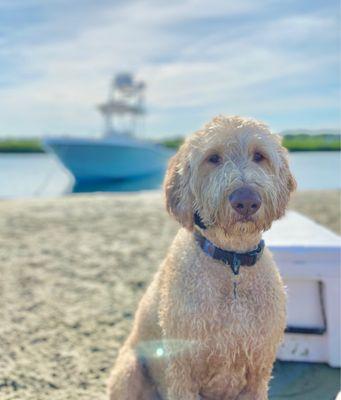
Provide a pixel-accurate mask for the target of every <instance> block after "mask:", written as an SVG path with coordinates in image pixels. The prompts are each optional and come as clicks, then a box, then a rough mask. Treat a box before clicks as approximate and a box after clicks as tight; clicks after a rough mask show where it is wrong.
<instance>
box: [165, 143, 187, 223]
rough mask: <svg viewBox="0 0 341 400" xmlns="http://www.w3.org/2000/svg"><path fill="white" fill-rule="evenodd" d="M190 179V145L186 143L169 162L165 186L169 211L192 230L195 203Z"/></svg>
mask: <svg viewBox="0 0 341 400" xmlns="http://www.w3.org/2000/svg"><path fill="white" fill-rule="evenodd" d="M189 178H190V165H189V160H188V144H187V143H184V144H183V145H182V146H181V147H180V149H179V150H178V152H177V153H176V154H175V155H174V156H173V157H172V158H171V159H170V161H169V164H168V168H167V172H166V176H165V180H164V184H163V186H164V192H165V198H166V208H167V211H168V212H169V214H170V215H172V216H173V217H174V218H175V219H176V220H177V221H178V222H180V224H181V225H183V226H184V227H185V228H187V229H189V230H192V229H193V205H192V203H193V201H192V195H191V192H190V187H189Z"/></svg>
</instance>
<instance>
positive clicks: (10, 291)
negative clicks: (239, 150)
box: [0, 191, 340, 400]
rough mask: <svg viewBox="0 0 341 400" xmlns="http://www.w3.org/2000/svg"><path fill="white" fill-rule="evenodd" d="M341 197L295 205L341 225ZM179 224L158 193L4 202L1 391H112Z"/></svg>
mask: <svg viewBox="0 0 341 400" xmlns="http://www.w3.org/2000/svg"><path fill="white" fill-rule="evenodd" d="M339 200H340V193H339V192H336V191H330V192H305V193H298V194H297V195H296V196H295V198H294V200H293V207H294V208H295V209H297V210H299V211H301V212H303V213H306V214H307V215H310V216H311V217H312V218H314V219H316V220H317V221H319V222H322V223H325V224H326V225H327V226H329V227H330V228H331V229H334V230H335V231H337V232H340V213H339V204H340V203H339ZM176 230H177V224H176V223H175V222H173V221H171V219H170V218H169V217H168V216H167V215H166V213H165V211H164V209H163V205H162V201H161V197H160V194H158V193H148V194H138V195H136V194H134V195H108V196H104V195H102V196H99V195H96V196H70V197H63V198H59V199H53V200H25V201H19V200H18V201H3V202H0V235H1V236H0V302H1V307H0V321H1V323H0V399H1V400H9V399H20V400H40V399H44V400H47V399H49V400H51V399H60V400H67V399H82V400H87V399H89V400H90V399H91V400H94V399H98V400H101V399H105V398H106V396H105V381H106V378H107V376H108V373H109V370H110V368H111V366H112V364H113V361H114V359H115V356H116V353H117V349H118V348H119V346H120V345H121V343H122V341H123V340H124V338H125V337H126V335H127V333H128V331H129V328H130V326H131V320H132V318H133V314H134V310H135V308H136V304H137V302H138V300H139V298H140V297H141V295H142V294H143V292H144V290H145V287H146V285H147V284H148V282H149V281H150V279H151V276H152V274H153V273H154V272H155V270H156V268H157V267H158V264H159V262H160V260H161V259H162V258H163V256H164V255H165V252H166V250H167V247H168V245H169V243H170V241H171V240H172V237H173V236H174V234H175V232H176Z"/></svg>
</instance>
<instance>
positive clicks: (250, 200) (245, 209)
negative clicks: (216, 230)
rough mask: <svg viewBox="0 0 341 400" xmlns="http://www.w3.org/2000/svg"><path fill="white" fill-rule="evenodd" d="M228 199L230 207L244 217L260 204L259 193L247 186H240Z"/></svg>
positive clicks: (255, 210) (254, 210) (255, 209)
mask: <svg viewBox="0 0 341 400" xmlns="http://www.w3.org/2000/svg"><path fill="white" fill-rule="evenodd" d="M229 200H230V203H231V206H232V208H233V209H234V210H235V211H237V213H238V214H241V215H243V216H244V217H249V216H250V215H252V214H254V213H255V212H257V210H258V209H259V207H260V206H261V204H262V199H261V198H260V195H259V194H258V193H257V192H256V191H255V190H253V189H251V188H250V187H248V186H244V187H241V188H239V189H237V190H235V191H234V192H233V193H231V194H230V196H229Z"/></svg>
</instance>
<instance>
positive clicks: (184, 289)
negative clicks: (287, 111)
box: [108, 116, 296, 400]
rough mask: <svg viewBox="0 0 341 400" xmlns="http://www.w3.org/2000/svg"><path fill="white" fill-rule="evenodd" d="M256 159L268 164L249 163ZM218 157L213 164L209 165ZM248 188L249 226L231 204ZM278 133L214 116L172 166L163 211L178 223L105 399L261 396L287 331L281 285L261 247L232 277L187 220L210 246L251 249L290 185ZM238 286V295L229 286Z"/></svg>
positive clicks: (190, 399)
mask: <svg viewBox="0 0 341 400" xmlns="http://www.w3.org/2000/svg"><path fill="white" fill-rule="evenodd" d="M255 152H258V153H261V154H262V155H263V156H264V157H265V158H264V160H261V161H258V162H257V161H255V160H254V159H253V155H254V153H255ZM212 154H219V156H220V157H221V160H220V162H219V163H218V164H212V163H210V162H209V158H210V156H211V155H212ZM243 185H248V186H249V187H252V188H254V189H255V190H257V192H258V193H259V194H260V196H261V199H262V205H261V207H260V209H259V210H258V211H257V213H256V214H255V215H254V216H252V218H250V219H249V220H243V219H241V216H240V215H238V214H237V213H236V212H235V211H234V210H233V209H232V207H231V205H230V204H229V200H228V197H229V195H230V194H231V193H232V192H233V191H234V190H236V189H237V188H240V187H242V186H243ZM295 185H296V183H295V180H294V178H293V177H292V175H291V173H290V171H289V167H288V161H287V154H286V151H285V149H284V148H283V147H282V146H281V144H280V139H279V137H278V136H276V135H274V134H271V133H270V132H269V130H268V128H267V127H266V126H265V125H264V124H262V123H260V122H257V121H255V120H251V119H245V118H240V117H223V116H220V117H216V118H214V119H213V120H212V121H211V122H210V123H209V124H207V125H206V126H205V127H204V128H203V129H202V130H200V131H198V132H196V133H194V134H193V135H192V136H191V137H190V138H188V139H187V140H186V142H185V143H184V144H183V145H182V146H181V148H180V149H179V151H178V152H177V154H176V155H175V156H174V157H173V158H172V159H171V161H170V163H169V167H168V171H167V174H166V178H165V183H164V188H165V195H166V206H167V209H168V211H169V213H170V214H171V215H173V216H174V217H175V218H176V219H177V220H178V221H179V222H180V223H181V225H182V226H183V228H181V229H180V230H179V232H178V234H177V236H176V238H175V240H174V242H173V244H172V245H171V247H170V250H169V252H168V255H167V257H166V259H165V260H164V262H163V264H162V265H161V267H160V269H159V271H158V272H157V274H156V275H155V277H154V280H153V281H152V283H151V285H150V286H149V288H148V290H147V292H146V293H145V295H144V297H143V298H142V300H141V302H140V304H139V307H138V310H137V313H136V316H135V322H134V325H133V329H132V332H131V334H130V336H129V337H128V339H127V341H126V342H125V344H124V346H123V347H122V349H121V351H120V353H119V355H118V358H117V361H116V365H115V367H114V369H113V371H112V374H111V377H110V380H109V386H108V391H109V396H110V399H111V400H149V399H164V400H166V399H169V400H197V399H212V400H219V399H231V400H232V399H238V400H242V399H252V400H263V399H267V398H268V395H267V392H268V382H269V379H270V376H271V370H272V366H273V362H274V360H275V354H276V350H277V347H278V345H279V343H280V341H281V339H282V336H283V331H284V327H285V293H284V289H283V284H282V281H281V278H280V275H279V273H278V270H277V268H276V265H275V264H274V261H273V260H272V257H271V254H270V252H269V251H268V250H267V249H265V251H264V254H263V256H262V257H261V259H260V260H259V261H258V262H257V264H256V265H255V266H253V267H249V268H248V267H241V269H240V273H239V275H238V276H237V278H234V277H233V274H232V271H231V269H230V268H229V267H228V266H224V265H223V264H222V263H220V262H219V261H215V260H213V259H212V258H210V257H209V256H207V255H206V254H204V253H203V251H202V250H201V249H200V248H199V246H198V244H197V243H196V242H195V239H194V238H193V233H192V231H193V230H194V229H199V228H198V227H197V226H194V222H193V214H194V212H195V211H197V212H199V214H200V216H201V217H202V220H203V222H204V223H205V225H206V226H207V229H206V230H201V233H202V234H203V235H204V236H205V237H206V238H208V239H209V240H211V241H212V242H213V243H214V244H215V245H216V246H218V247H221V248H224V249H229V250H233V251H239V252H244V251H248V250H251V249H254V248H255V247H256V246H257V244H258V243H259V241H260V238H261V234H262V231H264V230H267V229H268V228H269V227H270V226H271V223H272V221H274V220H276V219H278V218H280V217H281V216H282V215H283V214H284V212H285V208H286V205H287V203H288V200H289V196H290V192H292V191H293V190H294V188H295ZM234 279H236V282H237V286H236V294H235V295H234V294H233V282H234Z"/></svg>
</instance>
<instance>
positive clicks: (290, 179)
mask: <svg viewBox="0 0 341 400" xmlns="http://www.w3.org/2000/svg"><path fill="white" fill-rule="evenodd" d="M280 173H281V174H282V175H284V176H285V181H286V183H287V188H288V190H289V193H291V192H294V191H295V190H296V187H297V183H296V179H295V178H294V176H293V175H292V173H291V171H290V167H289V161H288V150H286V149H284V148H283V154H282V167H281V170H280Z"/></svg>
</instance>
